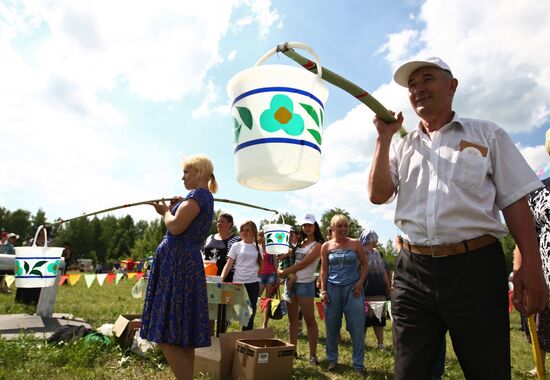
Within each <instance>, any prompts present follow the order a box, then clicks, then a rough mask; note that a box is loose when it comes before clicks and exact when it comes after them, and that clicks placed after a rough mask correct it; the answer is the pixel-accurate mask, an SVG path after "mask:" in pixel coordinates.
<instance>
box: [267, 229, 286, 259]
mask: <svg viewBox="0 0 550 380" xmlns="http://www.w3.org/2000/svg"><path fill="white" fill-rule="evenodd" d="M262 229H263V230H264V239H265V251H266V252H267V253H269V254H271V255H282V254H285V253H288V242H289V240H290V226H289V225H288V224H266V225H264V226H263V227H262Z"/></svg>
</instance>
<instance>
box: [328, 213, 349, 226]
mask: <svg viewBox="0 0 550 380" xmlns="http://www.w3.org/2000/svg"><path fill="white" fill-rule="evenodd" d="M340 222H346V224H348V225H349V220H348V218H346V216H345V215H343V214H336V215H334V216H333V217H332V219H330V226H331V227H334V226H336V225H337V224H338V223H340Z"/></svg>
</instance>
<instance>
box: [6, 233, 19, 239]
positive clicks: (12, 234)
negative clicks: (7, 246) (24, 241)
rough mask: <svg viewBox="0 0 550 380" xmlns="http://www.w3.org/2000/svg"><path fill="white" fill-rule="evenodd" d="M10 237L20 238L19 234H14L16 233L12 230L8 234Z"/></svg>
mask: <svg viewBox="0 0 550 380" xmlns="http://www.w3.org/2000/svg"><path fill="white" fill-rule="evenodd" d="M9 238H15V239H19V235H17V234H14V233H13V232H12V233H11V234H9V235H8V239H9Z"/></svg>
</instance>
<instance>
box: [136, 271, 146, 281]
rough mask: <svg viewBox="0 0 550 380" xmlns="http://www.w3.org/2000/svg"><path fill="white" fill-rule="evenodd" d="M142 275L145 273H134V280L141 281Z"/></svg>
mask: <svg viewBox="0 0 550 380" xmlns="http://www.w3.org/2000/svg"><path fill="white" fill-rule="evenodd" d="M144 274H145V273H143V272H137V273H136V278H137V279H138V280H141V278H142V277H143V275H144Z"/></svg>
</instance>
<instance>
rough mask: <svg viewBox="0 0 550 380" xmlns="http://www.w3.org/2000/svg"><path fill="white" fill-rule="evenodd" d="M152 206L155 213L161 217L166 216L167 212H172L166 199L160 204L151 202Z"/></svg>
mask: <svg viewBox="0 0 550 380" xmlns="http://www.w3.org/2000/svg"><path fill="white" fill-rule="evenodd" d="M150 205H151V206H153V207H154V208H155V211H156V212H157V213H158V214H159V215H161V216H164V214H166V212H167V211H170V208H169V207H168V206H167V205H166V202H165V200H164V198H163V199H162V200H161V201H159V202H151V203H150Z"/></svg>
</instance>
